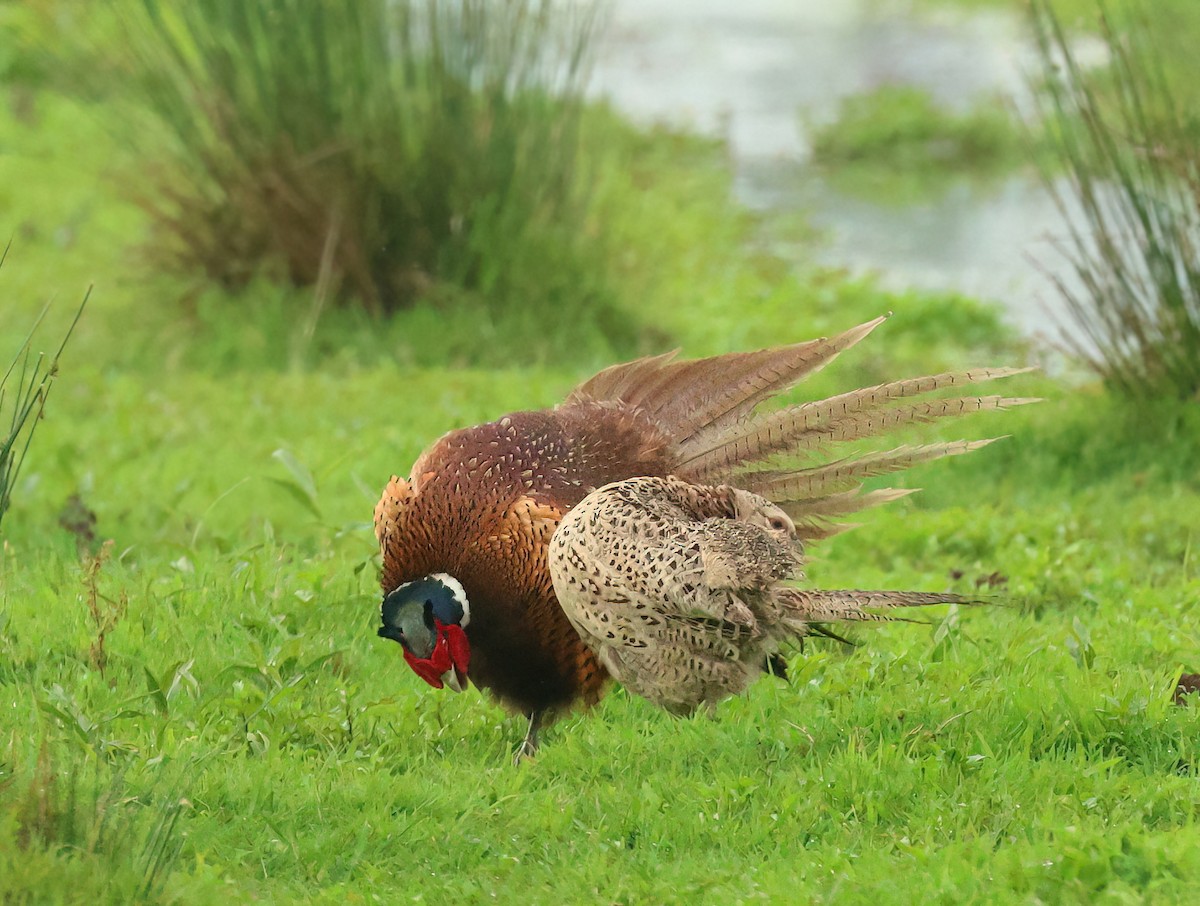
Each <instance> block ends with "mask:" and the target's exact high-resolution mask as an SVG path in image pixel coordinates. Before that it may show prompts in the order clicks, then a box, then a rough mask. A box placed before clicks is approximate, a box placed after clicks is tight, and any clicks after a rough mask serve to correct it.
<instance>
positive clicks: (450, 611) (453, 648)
mask: <svg viewBox="0 0 1200 906" xmlns="http://www.w3.org/2000/svg"><path fill="white" fill-rule="evenodd" d="M380 617H381V619H382V621H383V625H382V626H380V627H379V635H380V636H382V637H383V638H385V639H391V640H392V641H395V642H399V643H400V645H401V647H402V648H403V649H404V659H405V660H406V661H408V666H410V667H412V669H413V671H414V672H415V673H416V674H417V676H419V677H421V679H423V680H425V682H427V683H429V685H431V686H433V687H434V688H435V689H441V688H442V687H443V686H449V687H450V688H451V689H453V690H454V691H455V692H461V691H462V690H463V689H464V688H465V687H466V683H467V666H468V665H469V663H470V660H471V646H470V644H469V643H468V642H467V634H466V632H464V631H463V630H464V629H465V627H466V626H467V624H468V623H469V622H470V621H471V605H470V603H469V602H468V601H467V593H466V591H465V590H464V589H463V587H462V583H461V582H459V581H458V580H457V579H455V578H454V577H453V576H451V575H449V574H447V573H433V574H432V575H428V576H425V577H424V578H421V579H417V580H415V581H413V582H405V583H404V584H403V585H400V586H399V587H397V588H395V589H393V590H392V591H390V592H388V593H387V595H385V596H384V599H383V606H382V607H380Z"/></svg>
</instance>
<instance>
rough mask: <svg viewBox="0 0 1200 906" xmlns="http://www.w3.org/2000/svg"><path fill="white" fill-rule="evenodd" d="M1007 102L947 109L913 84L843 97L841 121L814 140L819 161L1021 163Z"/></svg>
mask: <svg viewBox="0 0 1200 906" xmlns="http://www.w3.org/2000/svg"><path fill="white" fill-rule="evenodd" d="M1021 151H1022V148H1021V142H1020V135H1019V133H1018V132H1017V131H1016V130H1015V129H1014V128H1013V121H1012V117H1011V116H1010V115H1008V113H1007V112H1006V110H1005V108H1004V106H1003V104H995V103H992V104H980V105H979V106H976V107H974V108H972V109H970V110H968V111H966V112H965V113H955V112H952V111H948V110H944V109H942V108H941V107H939V106H938V105H937V102H936V101H934V99H933V97H932V95H930V93H929V92H928V91H926V90H925V89H923V88H918V87H916V86H913V85H881V86H880V87H879V88H877V89H875V90H874V91H871V92H868V93H866V94H855V95H851V96H849V97H847V98H845V99H843V101H842V104H841V108H840V111H839V113H838V117H837V119H836V121H835V122H833V123H830V124H828V125H826V126H823V127H821V128H820V129H818V130H817V131H816V133H815V134H814V136H813V156H814V158H815V160H816V161H817V163H820V164H829V165H839V164H854V163H865V162H874V163H876V164H879V165H883V166H887V167H891V168H898V169H902V170H903V169H942V170H945V169H947V168H961V169H968V168H969V169H976V170H978V169H989V168H993V167H998V166H1002V165H1012V164H1014V163H1017V162H1019V160H1020V159H1021Z"/></svg>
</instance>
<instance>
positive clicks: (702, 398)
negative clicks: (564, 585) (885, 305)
mask: <svg viewBox="0 0 1200 906" xmlns="http://www.w3.org/2000/svg"><path fill="white" fill-rule="evenodd" d="M883 320H885V319H884V318H877V319H875V320H873V321H869V322H867V323H865V324H861V325H859V326H858V327H854V328H852V329H850V330H848V331H846V332H845V333H842V334H840V335H838V336H835V337H832V338H828V339H825V338H822V339H818V340H812V341H809V342H806V343H798V344H795V345H791V346H784V347H780V348H777V349H766V350H760V351H757V352H745V353H730V354H728V355H722V356H714V357H711V358H707V359H698V360H695V361H683V362H677V361H674V359H673V354H667V355H662V356H656V357H651V358H645V359H639V360H637V361H634V362H630V363H628V364H624V365H616V366H613V367H611V368H608V369H605V370H604V371H601V372H600V373H599V374H597V375H595V376H594V377H592V378H591V379H589V380H587V381H585V382H584V383H583V384H581V385H580V386H579V387H577V388H576V389H575V390H574V391H573V392H572V393H571V394H570V395H569V396H568V397H567V399H566V400H565V401H564V402H563V403H562V404H560V405H559V406H558V407H556V408H554V409H552V410H543V411H536V412H516V413H513V414H511V415H507V416H505V417H503V418H501V419H500V420H498V421H494V422H489V423H488V424H485V425H478V426H476V427H471V428H464V429H460V430H457V431H451V432H450V433H449V434H446V435H445V436H443V437H442V438H441V439H439V440H437V441H435V442H434V443H433V445H432V446H430V447H429V448H428V449H427V450H426V451H425V452H424V453H422V454H421V456H420V457H418V459H417V461H416V463H415V464H414V465H413V467H412V470H411V473H410V475H409V477H408V479H407V480H406V479H403V478H397V477H393V478H392V479H391V481H390V483H389V484H388V486H387V488H386V489H385V490H384V493H383V496H382V498H381V499H380V501H379V504H378V505H377V506H376V508H375V534H376V537H377V539H378V541H379V546H380V550H381V552H382V555H383V569H382V576H381V584H382V587H383V594H384V598H383V605H382V608H381V617H382V626H381V627H380V629H379V635H380V636H383V637H384V638H389V639H393V640H394V641H396V642H399V643H400V645H401V646H402V647H403V651H404V658H405V660H406V661H408V663H409V665H410V666H411V667H412V669H413V670H414V671H415V672H416V673H417V674H418V675H419V676H421V677H422V678H423V679H424V680H426V681H427V682H428V683H429V684H430V685H432V686H434V687H436V688H442V687H443V686H449V687H450V688H452V689H455V690H460V689H462V688H463V687H464V685H465V684H466V682H467V681H468V679H469V680H470V681H471V682H474V683H475V684H476V685H478V686H480V687H482V688H485V689H489V690H490V691H491V692H492V694H493V695H495V697H496V698H498V699H499V700H500V702H501V703H502V704H504V705H506V706H508V707H509V708H512V709H515V710H517V711H520V712H521V713H523V714H525V715H527V716H528V717H529V720H530V724H529V733H528V735H527V736H526V738H525V742H524V743H523V746H522V751H523V752H526V753H531V752H532V751H533V750H534V749H535V748H536V745H537V732H538V728H539V726H540V724H541V723H542V722H543V719H544V718H546V717H548V716H549V717H553V716H555V715H557V714H558V713H561V712H562V711H563V710H565V709H567V708H570V707H571V706H573V705H576V704H584V705H589V704H592V703H594V702H595V701H597V700H598V699H599V697H600V695H601V694H602V692H603V689H604V686H605V683H606V681H607V679H608V673H609V671H608V669H607V668H606V667H605V665H604V664H603V663H601V661H600V659H598V658H597V656H596V655H595V654H594V653H593V651H592V650H591V648H589V646H588V645H587V644H586V643H585V642H584V640H583V639H581V638H580V635H579V633H578V632H577V631H576V629H575V628H574V626H572V623H571V620H570V619H569V618H568V617H567V615H566V613H564V611H563V609H562V607H561V606H560V604H559V601H558V598H557V597H556V595H555V590H554V585H553V582H552V579H551V575H550V569H549V566H548V559H547V555H548V552H549V549H550V540H551V538H552V537H553V535H554V533H555V530H556V529H557V528H558V526H559V523H560V522H561V521H562V519H563V517H564V516H565V515H566V513H568V512H569V511H570V510H571V508H572V507H574V506H576V505H577V504H578V503H579V502H580V501H581V500H583V498H584V497H585V496H587V495H588V494H589V493H590V492H592V491H593V490H595V489H597V488H600V487H603V486H604V485H607V484H610V483H612V482H615V481H620V480H623V479H627V478H633V477H639V476H649V477H660V478H661V477H665V476H668V475H674V476H677V477H678V478H680V479H681V480H683V481H686V482H690V483H696V484H726V485H730V486H735V487H738V488H741V489H743V490H745V491H749V492H752V493H755V494H759V495H761V496H763V497H764V498H767V499H769V500H771V501H773V502H774V503H775V504H776V505H778V507H779V508H780V510H781V512H782V513H784V514H785V515H786V516H787V518H789V519H791V520H792V521H793V526H794V529H795V532H796V535H797V537H798V538H799V539H801V540H811V539H816V538H822V537H826V536H828V535H830V534H833V533H834V532H836V531H838V529H839V527H838V526H836V525H834V524H833V523H832V521H831V520H832V519H834V518H836V517H838V516H841V515H844V514H847V513H851V512H854V511H857V510H860V509H863V508H864V507H869V506H874V505H877V504H881V503H885V502H887V501H889V500H894V499H896V498H898V497H901V496H904V495H905V494H906V493H908V491H905V490H891V489H884V490H875V491H871V492H869V493H863V492H862V490H861V485H862V482H863V480H865V479H867V478H869V477H872V476H876V475H882V474H885V473H889V472H894V471H897V470H900V469H904V468H907V467H909V466H911V465H914V464H916V463H920V462H925V461H927V460H931V459H936V458H939V457H942V456H951V455H955V454H960V453H967V452H969V451H971V450H974V449H977V448H978V447H981V446H983V445H985V444H987V443H990V441H988V440H981V441H956V442H949V443H936V444H928V445H923V446H902V447H897V448H895V449H892V450H889V451H886V452H880V453H871V454H866V455H862V456H858V457H851V458H843V459H835V460H832V461H828V460H827V459H826V460H824V461H823V460H822V459H821V457H822V455H823V454H825V455H826V456H827V454H828V451H829V448H830V447H831V446H833V445H835V444H837V443H841V442H844V441H854V440H859V439H862V438H866V437H872V436H875V435H877V434H880V433H883V432H885V431H887V430H889V429H891V428H894V427H896V426H899V425H904V424H907V423H911V422H917V421H928V420H932V419H935V418H940V417H943V416H950V415H959V414H962V413H966V412H976V411H981V410H989V409H1003V408H1006V407H1009V406H1015V405H1019V404H1021V403H1025V402H1030V401H1029V400H1025V399H1019V398H1017V399H1014V398H1005V397H1002V396H965V397H954V398H944V397H942V398H934V399H923V400H914V399H913V398H914V397H917V396H921V395H924V394H926V393H928V392H930V391H935V390H938V389H941V388H945V387H955V386H958V385H962V384H969V383H974V382H977V381H984V380H990V379H993V378H1001V377H1007V376H1009V375H1012V374H1016V373H1018V370H1016V369H1009V368H1001V369H985V370H977V371H965V372H954V373H945V374H938V375H932V376H929V377H921V378H912V379H907V380H900V381H892V382H889V383H885V384H880V385H878V386H875V387H868V388H865V389H861V390H855V391H852V392H849V393H844V394H841V395H839V396H835V397H832V398H830V399H827V400H821V401H816V402H808V403H800V404H796V405H791V406H787V407H785V408H782V409H778V410H773V411H767V412H761V413H756V412H755V411H754V410H755V409H756V407H757V406H758V405H759V404H760V403H762V402H763V401H764V400H766V399H768V398H769V397H772V396H774V395H776V394H778V393H781V392H783V391H784V390H787V389H789V388H791V387H792V386H794V385H795V384H796V383H797V382H799V381H800V380H801V379H803V378H804V377H805V376H806V375H808V374H811V373H813V372H814V371H816V370H817V369H819V368H821V367H823V366H824V365H826V364H828V363H829V362H830V361H832V360H833V359H834V358H835V357H836V356H837V355H838V354H839V353H841V352H842V351H844V350H846V349H848V348H849V347H851V346H853V345H854V344H855V343H857V342H859V341H860V340H862V339H863V338H864V337H866V336H867V335H868V334H869V333H870V332H871V331H872V330H874V329H875V328H876V327H877V326H878V325H879V324H880V323H882V322H883ZM801 458H803V461H801Z"/></svg>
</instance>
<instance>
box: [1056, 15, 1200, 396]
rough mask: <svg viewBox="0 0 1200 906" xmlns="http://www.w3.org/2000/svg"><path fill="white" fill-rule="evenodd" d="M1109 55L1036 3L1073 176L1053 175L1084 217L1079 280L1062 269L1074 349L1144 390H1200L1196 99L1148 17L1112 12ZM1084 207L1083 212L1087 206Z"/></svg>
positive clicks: (1070, 216) (1062, 199) (1072, 246)
mask: <svg viewBox="0 0 1200 906" xmlns="http://www.w3.org/2000/svg"><path fill="white" fill-rule="evenodd" d="M1097 8H1098V9H1099V10H1100V11H1101V13H1102V15H1101V18H1100V20H1099V21H1100V25H1101V29H1102V32H1101V34H1102V37H1103V39H1104V42H1105V45H1106V47H1107V50H1108V54H1109V63H1108V65H1107V66H1106V67H1105V68H1104V69H1103V71H1101V72H1098V73H1093V72H1089V71H1086V70H1084V69H1083V68H1082V67H1081V66H1080V64H1079V63H1078V61H1077V60H1076V57H1075V54H1074V51H1073V49H1072V42H1071V37H1070V36H1069V34H1068V33H1067V32H1066V31H1065V30H1064V28H1063V25H1062V22H1061V20H1060V18H1059V17H1058V15H1057V14H1056V13H1055V12H1054V8H1053V6H1052V5H1051V4H1049V3H1047V2H1038V3H1035V4H1034V7H1033V9H1034V16H1033V18H1034V23H1035V26H1036V29H1037V37H1038V49H1039V54H1040V58H1041V65H1042V73H1043V91H1042V95H1041V96H1042V98H1043V107H1044V111H1045V118H1046V119H1047V121H1048V122H1049V123H1051V124H1052V125H1053V127H1054V129H1053V130H1052V131H1051V140H1052V141H1053V142H1054V143H1055V145H1056V150H1057V152H1058V154H1057V159H1058V160H1059V166H1060V167H1061V168H1064V169H1065V171H1066V174H1067V176H1066V179H1065V180H1062V181H1060V180H1059V179H1057V178H1056V174H1049V176H1048V178H1047V180H1046V182H1047V185H1048V186H1049V187H1050V189H1051V191H1052V193H1053V194H1054V196H1055V200H1056V203H1057V204H1058V206H1059V209H1060V210H1061V211H1062V213H1063V219H1064V221H1065V222H1066V223H1068V224H1070V225H1071V232H1070V235H1069V236H1068V238H1067V239H1066V241H1065V242H1064V243H1063V251H1064V254H1065V256H1066V257H1067V259H1068V260H1069V262H1070V265H1071V269H1072V271H1073V273H1074V276H1075V278H1076V280H1077V283H1072V282H1070V281H1067V280H1065V279H1063V278H1060V277H1055V282H1056V284H1057V285H1058V287H1059V290H1060V292H1061V293H1062V295H1063V297H1064V299H1065V301H1066V302H1067V305H1068V310H1069V312H1070V315H1071V317H1072V319H1073V320H1074V322H1075V326H1076V328H1077V330H1076V332H1074V333H1069V334H1067V335H1066V336H1067V342H1068V343H1069V344H1070V345H1071V346H1072V347H1073V349H1074V351H1075V352H1076V353H1077V354H1078V355H1079V356H1080V357H1081V358H1082V359H1084V360H1085V361H1086V362H1088V364H1089V365H1090V366H1091V367H1092V368H1093V369H1094V370H1095V371H1096V373H1097V374H1099V375H1100V376H1101V377H1103V378H1104V380H1105V381H1106V382H1107V383H1108V384H1109V385H1110V386H1112V387H1113V388H1114V389H1116V390H1118V391H1120V392H1121V393H1123V394H1125V395H1127V396H1132V397H1137V398H1140V399H1148V398H1155V397H1159V396H1163V395H1174V396H1179V397H1181V398H1185V399H1186V398H1192V397H1195V396H1196V395H1197V393H1198V392H1200V155H1198V154H1197V150H1196V149H1197V147H1198V140H1200V119H1197V117H1196V114H1195V112H1194V111H1195V108H1194V107H1188V106H1185V105H1184V103H1183V101H1182V97H1181V95H1180V92H1179V90H1177V89H1176V87H1175V82H1174V81H1173V80H1174V79H1175V78H1177V77H1178V74H1177V73H1176V72H1174V71H1173V70H1172V69H1171V67H1169V66H1168V65H1167V64H1165V63H1164V55H1163V54H1162V51H1161V48H1160V47H1159V45H1158V44H1157V43H1156V41H1155V37H1154V33H1153V31H1152V30H1151V27H1150V25H1149V24H1148V20H1147V19H1143V18H1141V17H1140V16H1138V15H1135V14H1134V13H1133V11H1132V10H1131V8H1129V7H1124V8H1123V9H1124V15H1123V18H1122V20H1121V23H1120V31H1118V30H1117V26H1115V25H1114V24H1113V21H1112V20H1111V19H1110V18H1109V17H1108V16H1107V15H1106V14H1103V13H1104V10H1105V8H1106V5H1105V4H1103V3H1100V4H1098V7H1097ZM1077 212H1078V213H1077Z"/></svg>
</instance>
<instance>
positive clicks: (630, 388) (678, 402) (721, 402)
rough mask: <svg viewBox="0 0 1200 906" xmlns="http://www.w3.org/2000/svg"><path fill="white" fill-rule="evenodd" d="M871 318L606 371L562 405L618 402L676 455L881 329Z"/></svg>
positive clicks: (620, 366)
mask: <svg viewBox="0 0 1200 906" xmlns="http://www.w3.org/2000/svg"><path fill="white" fill-rule="evenodd" d="M884 320H885V318H883V317H880V318H876V319H875V320H873V321H868V322H866V323H865V324H860V325H858V326H857V327H853V328H851V329H850V330H847V331H846V332H845V333H842V334H839V335H837V336H836V337H832V338H822V339H819V340H810V341H808V342H806V343H796V344H794V345H792V346H783V347H780V348H778V349H764V350H760V351H758V352H736V353H730V354H727V355H719V356H711V357H709V358H706V359H696V360H694V361H690V362H674V361H672V356H673V354H672V355H668V356H658V357H656V358H652V359H639V360H638V361H636V362H630V363H628V364H624V365H614V366H612V367H611V368H606V369H605V370H604V371H601V372H600V373H599V374H597V375H596V376H595V377H593V378H591V379H590V380H588V381H585V382H584V383H583V384H580V385H579V386H578V387H576V388H575V390H573V391H572V392H571V394H570V396H568V397H567V399H566V402H565V405H571V404H573V403H580V402H588V401H596V400H621V401H622V402H624V403H626V404H628V405H631V406H638V407H640V408H642V409H644V410H645V411H646V412H648V413H649V414H650V415H652V416H654V417H655V418H656V419H657V420H658V421H659V422H660V423H661V424H662V425H663V426H664V427H666V428H667V429H668V430H670V431H671V433H672V435H673V436H674V437H675V439H676V442H677V443H679V444H680V446H681V448H684V449H686V445H687V443H688V440H689V438H691V437H692V435H693V434H695V433H696V432H697V431H700V430H702V429H704V430H719V429H721V428H722V427H727V426H728V425H730V424H732V423H734V422H736V421H737V420H738V419H740V418H743V417H744V416H746V415H747V414H749V412H750V411H751V410H752V409H753V408H754V407H755V406H757V405H758V404H759V403H761V402H762V401H763V400H765V399H767V398H768V397H771V396H774V395H775V394H777V393H782V392H783V391H784V390H787V389H789V388H790V387H793V386H795V384H797V383H798V382H799V381H801V380H802V379H804V378H805V377H807V376H808V375H810V374H813V373H814V372H816V371H818V370H820V369H821V368H822V367H824V366H825V365H827V364H829V363H830V362H831V361H833V360H834V359H835V358H836V357H837V356H838V354H840V353H841V352H844V351H845V350H847V349H849V348H850V347H851V346H853V345H854V344H855V343H858V342H859V341H860V340H862V339H863V338H864V337H866V336H867V334H869V333H870V332H871V331H872V330H874V329H875V328H876V327H878V326H879V325H880V324H882V323H883V321H884Z"/></svg>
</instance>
